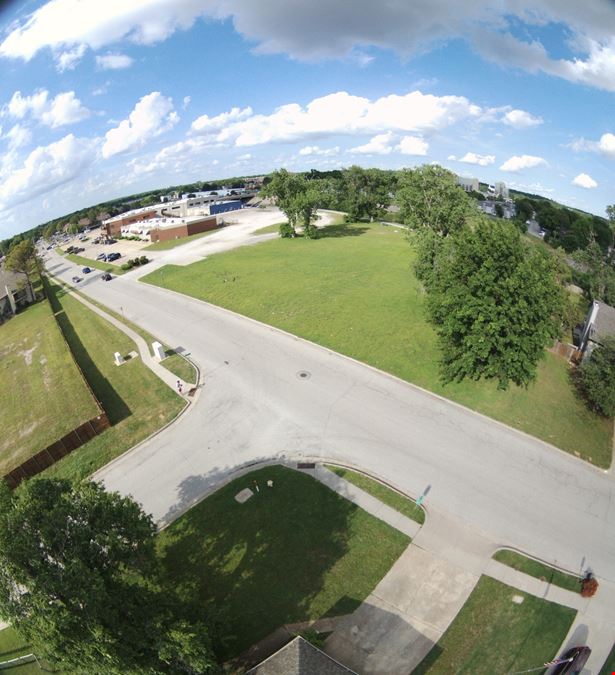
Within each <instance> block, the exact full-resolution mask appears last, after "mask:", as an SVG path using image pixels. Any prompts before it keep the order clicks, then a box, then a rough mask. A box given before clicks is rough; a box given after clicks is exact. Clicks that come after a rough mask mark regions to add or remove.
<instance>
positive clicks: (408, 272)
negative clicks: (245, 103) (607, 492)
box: [141, 224, 613, 467]
mask: <svg viewBox="0 0 615 675" xmlns="http://www.w3.org/2000/svg"><path fill="white" fill-rule="evenodd" d="M414 256H415V253H414V250H413V248H412V246H411V245H410V244H409V243H408V241H407V240H406V238H405V236H404V231H403V230H401V229H400V228H393V227H387V226H382V225H368V224H362V225H353V226H346V225H331V226H329V227H327V228H324V229H323V231H322V237H321V238H320V239H317V240H313V241H310V240H305V239H303V238H301V237H300V238H297V239H273V240H271V241H267V242H263V243H260V244H258V245H256V246H250V247H242V248H238V249H235V250H234V251H229V252H227V253H221V254H218V255H215V256H210V257H209V258H207V259H206V260H202V261H199V262H196V263H193V264H192V265H188V266H185V267H179V266H175V265H168V266H166V267H163V268H161V269H159V270H156V271H154V272H152V273H150V274H148V275H147V276H146V277H142V279H141V280H142V281H147V282H148V283H152V284H155V285H159V286H164V287H166V288H170V289H173V290H175V291H179V292H181V293H185V294H187V295H192V296H194V297H196V298H200V299H203V300H207V301H208V302H212V303H213V304H216V305H220V306H222V307H227V308H229V309H232V310H234V311H236V312H239V313H240V314H245V315H247V316H250V317H253V318H255V319H258V320H260V321H263V322H265V323H268V324H271V325H274V326H278V327H280V328H283V329H284V330H287V331H289V332H291V333H294V334H296V335H300V336H302V337H305V338H307V339H309V340H312V341H314V342H317V343H319V344H322V345H324V346H326V347H328V348H330V349H333V350H335V351H338V352H341V353H342V354H347V355H348V356H352V357H354V358H356V359H358V360H360V361H363V362H365V363H369V364H371V365H373V366H376V367H377V368H381V369H382V370H385V371H387V372H389V373H392V374H394V375H397V376H398V377H400V378H402V379H404V380H407V381H408V382H413V383H415V384H417V385H419V386H421V387H424V388H426V389H429V390H430V391H433V392H435V393H437V394H440V395H442V396H445V397H446V398H449V399H452V400H453V401H457V402H459V403H461V404H463V405H466V406H468V407H469V408H472V409H474V410H477V411H478V412H481V413H483V414H485V415H488V416H489V417H492V418H494V419H497V420H500V421H502V422H504V423H506V424H509V425H511V426H513V427H516V428H517V429H521V430H522V431H525V432H527V433H529V434H531V435H533V436H536V437H538V438H541V439H543V440H545V441H548V442H549V443H553V444H554V445H556V446H558V447H560V448H562V449H563V450H566V451H567V452H570V453H579V455H580V456H581V457H583V458H585V459H588V460H590V461H592V462H593V463H594V464H596V465H598V466H601V467H608V466H609V465H610V463H611V453H612V446H611V438H612V431H613V422H612V420H607V419H604V418H602V417H599V416H597V415H595V414H593V413H592V412H590V411H589V410H587V408H586V407H585V405H584V404H583V403H582V401H580V400H579V399H578V398H577V396H576V395H575V392H574V391H573V389H572V387H571V386H570V383H569V370H568V366H567V364H566V362H565V361H563V360H562V359H560V358H559V357H557V356H555V355H554V354H551V353H548V352H545V355H544V358H543V359H542V360H541V362H540V364H539V367H538V377H537V380H536V382H534V383H533V384H531V385H530V386H529V387H528V388H527V389H526V388H524V387H516V386H514V385H512V386H511V387H510V388H509V389H508V390H507V391H500V390H498V388H497V383H495V382H485V381H481V382H473V381H464V382H461V383H459V384H456V383H455V384H449V385H443V384H442V383H441V381H440V379H439V366H438V361H439V358H440V350H439V347H438V343H437V338H436V335H435V333H434V330H433V328H432V326H431V325H430V324H429V323H428V322H427V319H426V315H425V310H424V302H425V297H424V292H423V290H422V288H421V285H420V284H419V282H418V281H417V279H416V277H415V276H414V274H413V272H412V264H413V260H414Z"/></svg>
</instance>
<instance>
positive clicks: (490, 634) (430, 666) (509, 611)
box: [413, 577, 576, 675]
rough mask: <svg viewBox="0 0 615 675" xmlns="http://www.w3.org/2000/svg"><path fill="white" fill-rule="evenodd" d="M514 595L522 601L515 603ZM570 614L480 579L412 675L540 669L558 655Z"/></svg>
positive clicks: (469, 674)
mask: <svg viewBox="0 0 615 675" xmlns="http://www.w3.org/2000/svg"><path fill="white" fill-rule="evenodd" d="M513 596H517V597H521V598H523V602H522V603H521V604H516V603H514V602H513V601H512V598H513ZM575 614H576V612H575V610H574V609H570V608H568V607H563V606H562V605H556V604H555V603H552V602H548V601H546V600H542V599H541V598H536V597H534V596H532V595H527V594H526V593H522V592H520V591H517V590H516V589H514V588H511V587H510V586H506V585H505V584H503V583H501V582H499V581H496V580H495V579H491V578H489V577H481V579H480V581H479V582H478V584H477V585H476V588H475V589H474V590H473V591H472V593H471V595H470V597H469V598H468V600H467V601H466V604H465V605H464V606H463V608H462V609H461V611H460V612H459V614H458V615H457V617H456V618H455V620H454V621H453V623H452V624H451V625H450V626H449V628H448V630H447V631H446V632H445V633H444V635H443V636H442V637H441V638H440V640H439V642H438V643H437V644H436V645H435V646H434V647H433V648H432V650H431V651H430V652H429V654H428V655H427V656H426V657H425V659H423V661H422V662H421V663H420V664H419V666H418V667H417V668H415V670H414V671H413V675H425V674H426V673H429V675H440V674H441V675H450V673H456V674H457V675H461V674H467V675H494V673H502V674H504V673H515V672H519V671H524V670H527V669H530V668H540V666H541V665H542V664H543V663H546V662H548V661H550V660H551V659H553V658H554V657H555V656H556V655H557V653H558V650H559V648H560V646H561V644H562V642H563V640H564V638H565V637H566V633H567V632H568V629H569V628H570V626H571V624H572V622H573V620H574V617H575ZM537 672H541V671H540V670H539V671H537Z"/></svg>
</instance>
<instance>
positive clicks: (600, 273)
mask: <svg viewBox="0 0 615 675" xmlns="http://www.w3.org/2000/svg"><path fill="white" fill-rule="evenodd" d="M572 258H573V260H574V261H575V262H576V263H577V266H578V268H579V270H580V271H579V272H578V274H577V276H578V278H579V282H580V284H581V285H582V286H583V288H584V289H585V292H586V293H587V296H588V297H589V299H590V300H602V301H603V302H606V303H607V304H608V305H612V306H615V267H613V265H612V264H611V263H610V262H609V261H608V259H607V258H606V256H605V254H604V252H603V250H602V249H601V248H600V245H599V244H598V242H596V240H595V239H594V238H593V237H591V238H590V242H589V244H588V245H587V247H586V248H584V249H580V250H578V251H575V252H574V253H573V254H572Z"/></svg>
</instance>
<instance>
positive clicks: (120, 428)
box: [45, 283, 185, 479]
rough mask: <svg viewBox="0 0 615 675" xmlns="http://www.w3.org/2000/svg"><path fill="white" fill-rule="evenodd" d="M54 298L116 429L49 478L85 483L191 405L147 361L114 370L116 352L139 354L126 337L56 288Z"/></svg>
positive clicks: (52, 292)
mask: <svg viewBox="0 0 615 675" xmlns="http://www.w3.org/2000/svg"><path fill="white" fill-rule="evenodd" d="M50 297H51V298H52V304H53V306H54V309H55V310H56V311H57V312H59V314H58V320H59V322H60V323H61V325H62V327H63V330H64V332H65V335H66V338H67V340H68V342H69V344H70V346H71V348H72V350H73V353H74V354H75V358H76V359H77V362H78V363H79V365H80V366H81V369H82V371H83V373H84V375H85V377H86V379H87V380H88V382H89V384H90V386H91V387H92V390H93V391H94V393H95V394H96V396H97V398H98V400H99V401H100V402H101V403H102V405H103V408H104V409H105V410H106V412H107V415H108V416H109V419H110V421H111V423H112V425H113V426H112V427H111V428H110V429H107V430H106V431H105V432H104V433H102V434H100V435H99V436H96V438H93V439H92V440H91V441H89V442H88V443H86V444H85V445H83V446H82V447H80V448H78V449H77V450H75V451H74V452H73V453H71V454H70V455H68V456H67V457H65V458H64V459H62V460H61V461H60V462H58V463H57V464H54V465H53V466H51V467H50V468H49V469H47V470H46V472H45V475H47V476H50V475H54V476H61V477H63V478H73V479H81V478H84V477H86V476H88V475H90V474H91V473H92V472H93V471H95V470H96V469H98V468H100V467H101V466H103V465H105V464H106V463H107V462H109V461H110V460H112V459H113V458H114V457H117V456H118V455H120V454H122V453H123V452H125V451H126V450H128V449H129V448H131V447H132V446H133V445H135V444H136V443H138V442H139V441H141V440H143V439H144V438H146V437H147V436H149V435H150V434H152V433H153V432H154V431H156V430H157V429H159V428H160V427H161V426H163V425H164V424H166V423H167V422H170V421H171V420H172V419H173V418H174V417H175V416H176V415H177V414H178V413H179V411H180V410H181V409H182V408H183V407H184V405H185V404H184V401H183V400H182V399H181V398H180V397H179V396H178V395H177V394H176V393H175V392H174V391H173V390H172V389H170V388H169V387H167V386H166V385H165V384H164V383H163V382H161V381H160V380H159V379H158V378H157V377H156V376H155V375H154V373H152V371H151V370H150V369H149V368H147V367H146V366H144V365H143V363H142V362H141V359H139V358H136V359H131V360H130V361H128V362H127V363H126V364H124V365H123V366H119V367H118V366H116V365H115V364H114V362H113V353H114V352H116V351H117V352H120V353H121V354H123V355H127V354H128V353H129V352H130V351H133V350H136V345H135V344H134V343H133V342H132V340H130V339H129V338H128V337H127V336H126V335H124V333H122V332H121V331H119V330H118V329H117V328H115V327H114V326H112V325H111V324H110V323H108V322H107V321H105V320H104V319H103V318H101V317H99V316H98V315H97V314H94V313H93V312H92V311H91V310H89V309H88V308H87V307H85V306H84V305H83V304H82V303H81V302H79V300H77V299H76V298H73V297H71V296H70V295H68V294H67V293H66V292H65V291H64V290H63V289H62V288H61V287H60V286H58V285H56V284H53V283H52V284H50Z"/></svg>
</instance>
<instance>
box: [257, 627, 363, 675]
mask: <svg viewBox="0 0 615 675" xmlns="http://www.w3.org/2000/svg"><path fill="white" fill-rule="evenodd" d="M246 675H356V673H355V672H354V670H350V668H346V666H343V665H342V664H341V663H338V662H337V661H336V660H335V659H332V658H331V657H330V656H327V654H325V653H324V652H323V651H321V650H320V649H318V648H317V647H314V645H312V644H310V643H309V642H308V641H307V640H304V639H303V638H302V637H301V636H297V637H296V638H295V639H294V640H291V641H290V642H289V643H288V644H287V645H286V646H284V647H282V649H279V650H278V651H277V652H275V654H272V655H271V656H270V657H269V658H268V659H265V660H264V661H263V662H262V663H259V664H258V666H255V667H254V668H252V669H251V670H248V672H247V673H246Z"/></svg>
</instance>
